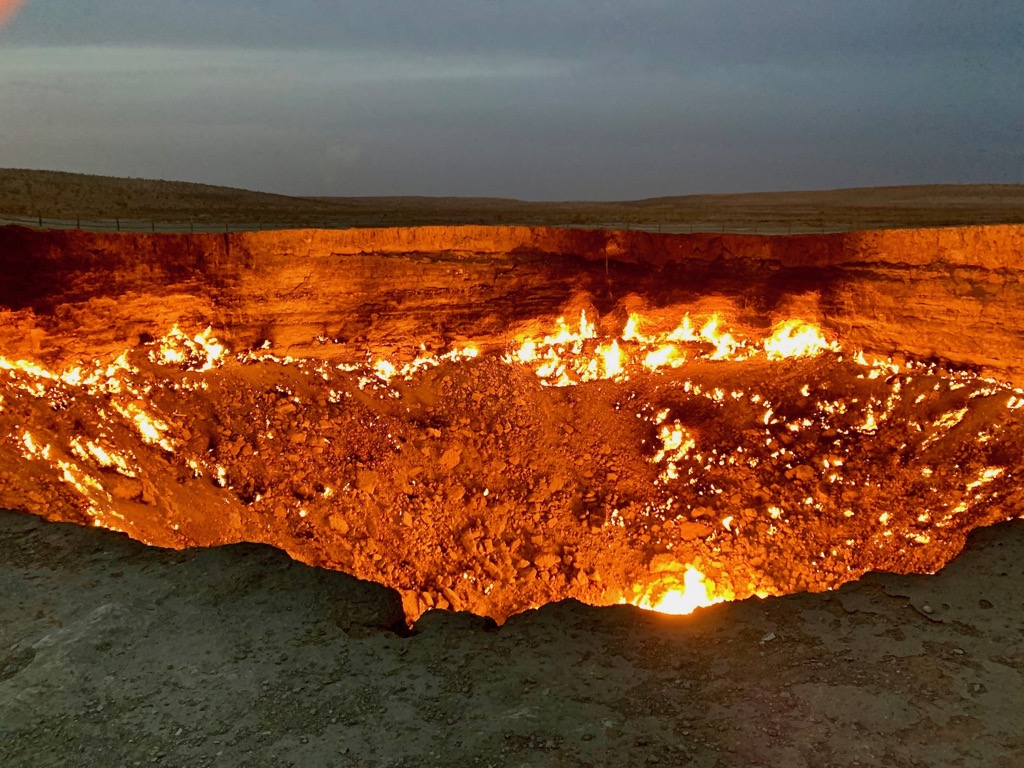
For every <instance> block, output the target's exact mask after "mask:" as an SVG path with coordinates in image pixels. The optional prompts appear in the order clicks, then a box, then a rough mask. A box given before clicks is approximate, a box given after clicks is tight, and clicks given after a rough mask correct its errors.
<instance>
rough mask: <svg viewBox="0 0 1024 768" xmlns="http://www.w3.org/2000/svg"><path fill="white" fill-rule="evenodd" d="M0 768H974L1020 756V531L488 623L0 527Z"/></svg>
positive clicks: (274, 558)
mask: <svg viewBox="0 0 1024 768" xmlns="http://www.w3.org/2000/svg"><path fill="white" fill-rule="evenodd" d="M0 594H2V595H3V596H4V597H3V600H2V601H0V617H2V620H0V762H2V763H3V765H5V766H11V768H14V767H15V766H26V767H29V766H31V767H32V768H36V767H39V766H83V767H84V766H97V768H99V767H106V766H112V765H117V766H122V765H123V766H135V765H140V766H141V765H172V766H311V767H312V766H409V767H412V766H510V767H511V766H609V767H610V766H646V765H664V766H691V767H693V768H697V766H701V767H702V768H704V767H706V768H712V767H715V766H721V767H722V768H724V767H725V766H751V767H753V766H761V767H763V768H774V767H775V766H793V767H794V768H796V767H798V766H808V767H809V768H826V767H828V766H879V767H881V766H885V767H886V768H893V767H896V766H899V767H902V766H986V767H987V768H1015V767H1016V766H1019V765H1021V764H1022V760H1024V714H1022V713H1024V679H1022V675H1024V621H1022V618H1021V613H1020V605H1021V602H1022V599H1024V522H1022V521H1016V522H1013V523H1006V524H1003V525H1000V526H998V527H995V528H989V529H984V530H981V531H978V532H977V533H976V534H974V535H973V537H972V541H971V543H970V545H969V547H968V550H967V551H966V552H965V553H964V554H963V555H962V556H961V557H960V558H959V559H958V560H956V561H954V562H953V563H952V564H951V565H950V566H948V567H947V568H946V569H944V570H943V571H941V572H940V573H939V574H937V575H936V576H932V577H919V576H914V577H908V576H893V575H878V576H871V577H868V578H866V579H864V580H862V581H860V582H857V583H854V584H850V585H847V586H845V587H843V588H842V589H840V590H838V591H836V592H831V593H821V594H802V595H793V596H789V597H785V598H769V599H766V600H763V601H762V600H757V599H752V600H747V601H744V602H739V603H725V604H720V605H717V606H713V607H711V608H708V609H705V610H703V611H701V612H699V613H697V614H695V615H692V616H684V617H671V616H663V615H659V614H652V613H645V612H643V611H640V610H639V609H636V608H632V607H611V608H590V607H585V606H583V605H581V604H579V603H576V602H573V601H568V602H564V603H559V604H553V605H548V606H546V607H544V608H542V609H541V610H538V611H531V612H528V613H525V614H521V615H519V616H516V617H513V618H512V619H511V620H510V621H509V622H508V623H507V624H505V625H504V626H503V627H502V628H501V629H499V630H495V629H494V627H493V626H491V625H489V624H488V623H486V622H485V621H483V620H481V619H479V618H476V617H474V616H472V615H469V614H452V613H448V612H444V611H431V612H429V613H427V614H425V615H424V616H423V617H422V618H421V619H420V621H419V622H417V624H416V625H415V627H414V628H413V630H412V632H411V634H409V633H405V632H396V627H401V626H402V611H401V605H400V603H399V601H398V598H397V595H396V594H395V593H393V592H389V591H388V590H385V589H384V588H382V587H379V586H377V585H374V584H370V583H368V582H361V581H357V580H356V579H354V578H351V577H349V576H346V575H344V574H341V573H337V572H333V571H323V570H317V569H313V568H309V567H307V566H304V565H299V564H297V563H295V562H293V561H290V560H289V559H288V558H287V557H286V556H285V555H284V554H282V553H280V552H278V551H276V550H272V549H270V548H267V547H260V546H255V545H233V546H229V547H222V548H218V549H206V550H190V551H186V552H170V551H166V550H159V549H153V548H147V547H145V546H143V545H141V544H138V543H136V542H133V541H130V540H129V539H127V538H126V537H124V536H121V535H118V534H114V533H111V532H109V531H104V530H100V529H90V528H84V527H78V526H73V525H69V524H65V523H47V522H44V521H42V520H40V519H39V518H36V517H34V516H28V515H23V514H17V513H13V512H4V513H0Z"/></svg>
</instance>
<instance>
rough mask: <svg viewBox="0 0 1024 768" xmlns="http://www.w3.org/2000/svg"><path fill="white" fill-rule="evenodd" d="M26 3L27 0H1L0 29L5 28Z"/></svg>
mask: <svg viewBox="0 0 1024 768" xmlns="http://www.w3.org/2000/svg"><path fill="white" fill-rule="evenodd" d="M24 4H25V0H0V29H3V27H4V25H5V24H7V22H8V21H10V20H11V18H12V17H13V16H14V14H16V13H17V12H18V9H19V8H21V6H23V5H24Z"/></svg>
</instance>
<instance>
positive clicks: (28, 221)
mask: <svg viewBox="0 0 1024 768" xmlns="http://www.w3.org/2000/svg"><path fill="white" fill-rule="evenodd" d="M396 218H399V219H400V214H399V215H398V216H397V217H396ZM897 218H898V217H897ZM837 219H838V220H830V221H827V222H821V223H809V222H806V221H800V222H790V221H786V220H784V219H783V220H775V221H772V220H766V221H758V222H752V221H750V220H749V219H747V220H745V221H735V222H730V221H727V220H722V219H719V218H715V219H706V220H694V221H685V222H678V221H676V222H637V221H622V220H619V221H614V220H612V221H565V220H557V219H546V218H534V217H525V218H516V217H514V216H512V215H502V216H501V220H500V221H495V220H494V219H493V218H492V219H489V220H474V219H472V218H471V217H463V218H462V220H457V219H450V220H442V219H439V220H432V219H425V218H419V217H415V216H410V217H408V219H405V220H396V221H394V222H391V223H389V222H386V221H381V219H380V217H374V218H358V217H351V216H350V217H346V218H340V217H338V218H328V217H325V218H316V217H311V218H307V217H303V216H299V217H296V218H293V219H255V220H244V219H242V220H235V221H224V222H212V221H208V220H205V219H191V220H188V221H184V220H175V221H161V220H160V219H144V218H113V219H99V218H93V217H85V216H76V217H75V218H54V217H50V216H43V215H42V214H39V215H36V216H20V215H13V214H0V226H4V225H19V226H23V227H32V228H35V229H63V230H85V231H89V232H151V233H157V232H162V233H173V234H182V233H203V234H215V233H218V232H221V233H223V232H260V231H280V230H294V229H377V228H386V227H396V226H402V227H415V226H438V225H441V226H462V225H471V226H503V227H512V226H524V227H552V228H556V229H582V230H621V231H636V232H652V233H655V232H656V233H663V234H675V235H679V234H695V233H705V234H715V233H719V234H742V235H802V234H827V233H835V232H855V231H860V230H872V229H906V228H914V229H927V228H938V227H950V226H966V225H969V224H975V225H978V224H997V223H998V224H1014V223H1020V222H1017V221H972V222H967V221H964V222H960V221H945V222H929V223H913V224H908V223H905V222H904V223H898V222H897V221H896V220H883V219H861V218H859V217H858V218H851V219H850V220H846V221H844V220H842V218H840V217H837Z"/></svg>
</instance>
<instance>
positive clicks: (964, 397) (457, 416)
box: [0, 227, 1024, 623]
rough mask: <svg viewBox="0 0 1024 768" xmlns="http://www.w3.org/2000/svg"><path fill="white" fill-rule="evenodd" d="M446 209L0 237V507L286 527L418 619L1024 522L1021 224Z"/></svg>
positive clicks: (693, 603)
mask: <svg viewBox="0 0 1024 768" xmlns="http://www.w3.org/2000/svg"><path fill="white" fill-rule="evenodd" d="M464 229H465V230H473V231H463V230H461V229H459V228H453V229H449V230H444V231H440V232H433V233H425V232H421V231H420V232H417V231H407V230H391V231H369V232H363V233H330V234H329V235H328V234H325V233H315V232H312V233H287V234H286V233H269V234H267V235H266V236H262V235H261V236H257V235H249V236H244V235H239V236H231V237H224V238H218V237H212V236H211V237H202V236H197V237H195V238H188V237H184V236H180V237H179V236H159V235H153V236H141V235H135V236H120V237H115V236H101V235H86V234H84V233H70V234H69V233H38V232H28V231H27V230H15V231H12V229H8V230H7V231H3V230H0V246H4V245H6V249H5V250H3V251H0V252H2V253H3V260H2V262H0V267H2V268H3V269H4V270H6V271H5V276H6V275H7V274H11V275H13V274H14V272H15V271H17V276H18V280H17V281H16V280H14V279H13V277H12V279H11V280H9V281H7V283H6V284H7V286H8V288H6V289H5V291H6V293H4V294H2V295H0V304H3V305H4V306H6V307H7V309H6V310H5V311H4V313H3V314H0V339H3V340H5V341H6V344H5V348H4V349H0V353H3V356H2V357H0V435H3V441H2V443H0V505H3V506H6V507H12V508H19V509H25V510H28V511H30V512H33V513H35V514H38V515H41V516H43V517H46V518H47V519H51V520H65V521H72V522H77V523H81V524H86V525H96V526H102V527H106V528H111V529H115V530H119V531H123V532H125V533H127V534H128V535H129V536H131V537H133V538H136V539H138V540H141V541H144V542H146V543H149V544H152V545H155V546H161V547H171V548H184V547H195V546H214V545H218V544H223V543H227V542H234V541H253V542H264V543H268V544H272V545H274V546H276V547H280V548H281V549H284V550H285V551H287V552H288V553H289V554H291V555H292V556H293V557H295V558H296V559H299V560H302V561H304V562H307V563H310V564H314V565H318V566H323V567H326V568H333V569H338V570H343V571H345V572H348V573H351V574H353V575H355V576H358V577H360V578H363V579H368V580H372V581H375V582H378V583H381V584H384V585H386V586H389V587H392V588H394V589H396V590H397V591H398V592H399V593H400V594H401V596H402V601H403V605H404V608H405V613H406V617H407V619H408V620H409V622H410V623H411V622H413V621H415V620H416V618H417V617H419V616H420V615H421V614H422V613H423V612H425V611H427V610H431V609H437V608H441V609H449V610H467V611H471V612H473V613H476V614H479V615H483V616H489V617H492V618H493V619H495V620H497V621H499V622H501V621H504V620H505V619H506V618H508V617H509V616H510V615H513V614H515V613H518V612H521V611H524V610H528V609H530V608H534V607H537V606H540V605H543V604H545V603H549V602H553V601H558V600H563V599H566V598H576V599H578V600H580V601H582V602H585V603H588V604H592V605H610V604H619V603H630V604H633V605H637V606H640V607H643V608H648V609H653V610H658V611H664V612H670V613H687V612H689V611H692V610H693V609H695V608H697V607H701V606H707V605H711V604H713V603H716V602H721V601H726V600H734V599H744V598H748V597H751V596H754V595H757V596H761V597H764V596H768V595H780V594H789V593H793V592H798V591H807V590H811V591H820V590H827V589H833V588H835V587H837V586H839V585H841V584H843V583H845V582H847V581H850V580H853V579H856V578H858V577H859V576H861V575H862V574H864V573H865V572H868V571H873V570H887V571H896V572H902V573H930V572H934V571H935V570H937V569H939V568H941V567H942V566H943V565H944V564H945V563H947V562H948V561H949V560H950V559H951V558H953V557H954V556H955V555H956V554H957V553H958V552H959V551H960V549H961V548H962V546H963V544H964V540H965V537H966V535H967V534H968V533H969V532H970V531H971V530H973V529H974V528H976V527H979V526H984V525H990V524H993V523H995V522H999V521H1002V520H1006V519H1009V518H1012V517H1016V516H1019V515H1020V514H1021V512H1020V510H1021V508H1022V507H1021V503H1020V502H1021V499H1020V490H1019V488H1018V482H1017V475H1018V472H1019V471H1020V468H1021V461H1022V459H1021V456H1024V451H1022V445H1024V421H1022V417H1021V406H1024V392H1022V390H1020V389H1018V388H1017V387H1016V380H1017V377H1018V374H1017V373H1016V372H1017V371H1018V370H1019V367H1018V360H1019V358H1020V350H1019V349H1017V348H1016V347H1015V346H1007V345H1005V344H1004V343H1003V341H1002V340H1003V339H1004V338H1005V337H1006V336H1012V335H1013V333H1014V332H1015V331H1014V328H1015V325H1014V324H1015V323H1016V322H1017V319H1016V316H1015V314H1014V311H1015V310H1011V309H1009V308H1007V309H1006V312H1005V313H1004V316H1003V318H1004V319H1003V321H999V320H998V319H993V318H992V317H991V312H992V311H993V310H998V309H999V307H1001V306H1002V304H1001V302H1003V301H1004V300H1005V298H1006V297H1007V296H1013V295H1014V294H1013V292H1015V291H1019V290H1020V288H1019V282H1020V281H1019V277H1018V276H1017V274H1016V273H1015V272H1012V271H1010V270H1009V269H1008V267H1006V265H1005V263H1004V262H1005V254H1004V253H1003V252H1002V248H1001V246H1003V245H1005V244H1006V243H1007V242H1009V243H1011V244H1017V243H1019V240H1020V232H1019V230H1018V229H1016V228H1012V227H990V228H973V229H971V230H942V231H935V232H933V233H922V232H914V231H910V232H906V233H899V232H896V233H881V234H879V233H873V234H872V235H871V237H868V238H866V239H865V240H864V241H863V242H860V243H859V244H858V241H856V239H855V238H854V237H853V236H854V235H857V234H858V233H848V234H847V235H841V236H832V238H833V239H836V238H845V239H839V240H837V241H836V242H824V244H823V242H821V241H827V240H828V238H819V239H818V240H814V239H811V238H807V237H793V238H784V237H783V238H752V237H733V238H728V237H727V238H713V239H711V238H703V239H702V238H701V237H700V236H696V237H687V236H664V237H661V238H655V236H650V235H645V236H642V237H639V236H638V237H637V238H633V237H631V236H627V235H625V233H602V236H603V238H604V239H600V238H595V235H594V233H579V239H578V240H576V241H574V240H573V239H572V237H571V235H572V233H566V232H560V231H551V232H550V234H549V235H548V236H547V237H548V239H545V235H544V232H538V231H536V230H524V231H521V232H510V231H508V230H495V231H485V230H482V229H481V228H464ZM977 230H989V231H987V232H981V233H979V232H978V231H977ZM997 235H998V237H997ZM332 238H333V239H332ZM360 238H361V239H360ZM872 238H873V239H872ZM886 238H888V240H886ZM972 239H973V240H972ZM968 241H973V242H974V243H975V246H976V247H974V248H973V249H971V248H968V247H966V246H965V245H964V243H967V242H968ZM865 243H867V244H865ZM879 244H881V246H880V245H879ZM425 245H429V246H430V247H429V249H427V250H425ZM303 246H305V247H306V249H307V250H306V251H302V247H303ZM869 246H870V247H869ZM896 246H899V247H900V248H902V249H903V250H898V249H897V247H896ZM645 249H646V250H645ZM688 249H689V250H688ZM714 249H717V250H714ZM787 249H788V250H787ZM299 251H302V253H299ZM559 251H565V252H564V253H560V252H559ZM723 254H724V256H723ZM769 255H770V256H771V258H768V256H769ZM815 258H817V259H818V261H817V262H815V261H814V259H815ZM723 259H724V260H723ZM955 259H959V261H960V265H959V266H958V267H957V268H956V270H952V269H951V268H950V267H949V264H950V263H951V261H953V260H955ZM872 260H874V261H873V262H872ZM908 264H911V265H913V268H911V267H908V266H907V265H908ZM957 270H959V271H957ZM19 281H20V282H19ZM47 281H48V282H47ZM15 286H17V290H16V289H15ZM993 286H996V287H993ZM943 297H944V299H943ZM939 299H943V300H944V302H945V303H941V302H940V301H939ZM975 308H981V309H983V310H985V311H978V312H971V311H970V310H972V309H975ZM943 313H945V315H943ZM929 317H931V318H932V319H933V320H934V319H935V318H937V317H945V318H946V319H947V320H948V319H949V318H954V319H955V320H956V323H957V324H956V326H955V327H952V328H949V327H945V328H943V327H940V328H935V327H932V325H929V323H928V319H929ZM872 318H874V322H873V323H872V322H871V320H872ZM164 323H166V324H165V325H163V327H162V328H161V327H160V325H161V324H164ZM972 330H973V336H966V337H965V334H969V333H971V331H972ZM943 339H945V340H946V341H947V342H948V343H945V344H944V345H943V346H939V345H938V344H937V342H936V340H939V341H940V342H941V341H942V340H943ZM896 342H898V344H897V343H896ZM118 345H120V346H118ZM86 351H91V352H92V353H93V354H83V353H84V352H86Z"/></svg>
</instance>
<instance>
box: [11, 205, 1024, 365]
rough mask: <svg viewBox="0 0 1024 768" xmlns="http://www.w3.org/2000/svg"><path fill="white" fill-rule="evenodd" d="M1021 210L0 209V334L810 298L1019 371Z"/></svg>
mask: <svg viewBox="0 0 1024 768" xmlns="http://www.w3.org/2000/svg"><path fill="white" fill-rule="evenodd" d="M1022 253H1024V227H1021V226H1016V225H1012V226H979V227H959V228H942V229H920V230H883V231H866V232H846V233H836V234H827V235H793V236H750V235H713V234H694V235H658V234H652V233H643V232H621V231H616V232H608V231H596V230H594V231H591V230H586V231H585V230H568V229H553V228H531V227H475V226H464V227H416V228H397V229H351V230H294V231H279V232H252V233H233V234H225V235H174V234H106V233H92V232H81V231H77V232H74V231H73V232H66V231H39V230H32V229H27V228H21V227H3V228H0V350H2V352H3V354H4V355H5V356H7V357H21V358H28V359H34V360H38V361H40V362H45V363H46V364H48V365H55V364H59V363H61V362H68V361H71V360H73V359H76V358H79V357H93V356H97V355H102V354H104V353H109V352H117V351H120V350H121V349H123V348H124V347H125V346H129V345H133V344H135V343H137V342H138V341H139V339H140V338H143V339H145V338H146V337H147V335H152V336H159V335H161V334H163V333H165V332H166V331H167V329H168V328H169V327H170V326H171V325H172V324H173V323H175V322H181V323H184V324H187V325H213V326H214V327H215V328H216V329H217V332H218V334H219V335H220V336H221V337H222V338H224V339H225V340H226V341H227V342H228V343H229V344H230V345H231V346H232V347H234V348H244V347H246V346H249V345H257V344H260V343H263V342H265V341H269V342H270V343H271V344H272V346H273V349H274V351H276V352H278V353H280V354H285V353H286V354H289V355H292V356H293V357H303V356H316V357H321V358H335V357H344V356H346V355H347V354H354V350H356V349H359V350H365V349H366V348H367V347H372V348H389V349H392V350H394V349H400V348H401V347H403V346H410V347H411V346H414V345H416V346H418V345H419V344H420V343H422V342H427V343H428V344H437V345H443V344H446V343H450V342H452V341H457V340H465V339H472V340H473V341H474V342H476V343H477V344H479V345H480V346H482V347H484V348H487V347H488V346H492V345H494V346H496V345H501V344H504V343H506V342H507V341H508V340H509V339H510V338H511V337H512V336H513V335H514V334H515V333H516V332H517V331H520V330H522V329H524V328H526V327H530V326H535V325H539V324H541V323H543V324H545V325H547V324H549V323H550V320H551V318H552V317H553V316H555V315H558V314H561V313H562V312H564V311H566V310H567V309H571V308H574V307H576V306H579V307H583V308H587V307H592V308H593V309H595V310H597V312H598V313H599V314H600V315H609V316H611V315H614V314H615V313H616V312H624V311H625V308H627V307H628V308H631V309H632V308H642V309H644V310H645V311H647V312H648V313H654V314H656V313H657V312H658V311H665V312H669V311H671V312H675V313H679V312H683V311H688V310H692V311H719V312H722V313H723V314H725V315H726V316H727V318H728V319H729V321H730V322H731V323H733V324H736V325H739V326H744V325H746V326H751V327H757V328H765V327H767V326H770V325H771V324H772V323H773V322H776V321H777V320H779V319H781V318H782V317H784V316H790V315H794V314H799V315H802V316H804V317H806V318H807V319H811V320H815V321H817V322H819V323H821V324H822V325H823V326H824V327H826V328H829V329H831V330H832V331H833V332H834V333H835V334H836V335H838V336H839V338H840V339H841V340H842V342H843V345H844V347H846V348H848V349H850V348H863V349H865V350H866V351H869V352H873V353H876V354H892V353H907V354H911V355H914V356H919V357H931V356H936V357H939V358H942V359H945V360H948V361H950V362H952V363H955V364H958V365H969V366H976V367H978V368H980V369H982V370H984V371H986V372H989V373H992V374H994V375H997V376H999V377H1001V378H1004V379H1008V380H1011V381H1014V382H1017V383H1019V382H1021V381H1024V345H1022V343H1021V338H1022V334H1024V285H1022V277H1024V266H1022V259H1021V255H1022Z"/></svg>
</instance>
